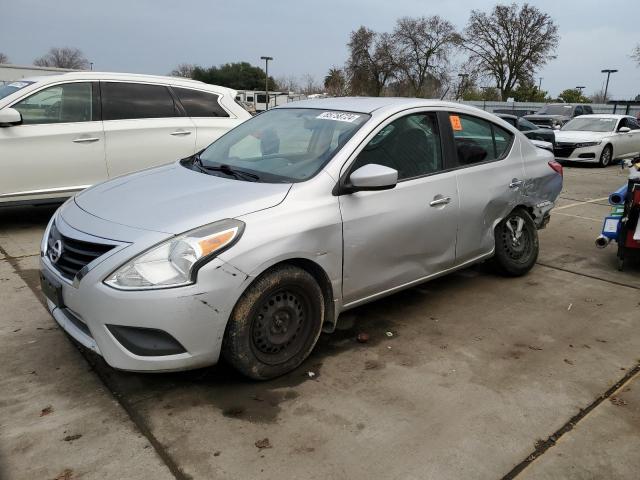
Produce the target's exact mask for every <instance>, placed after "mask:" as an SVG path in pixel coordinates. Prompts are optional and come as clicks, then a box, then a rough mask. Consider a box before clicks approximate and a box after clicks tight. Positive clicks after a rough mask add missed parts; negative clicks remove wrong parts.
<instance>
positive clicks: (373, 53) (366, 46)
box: [347, 26, 397, 96]
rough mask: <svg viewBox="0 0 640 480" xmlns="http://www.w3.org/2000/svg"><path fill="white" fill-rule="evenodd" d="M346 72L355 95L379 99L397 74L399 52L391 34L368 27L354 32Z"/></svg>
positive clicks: (349, 45)
mask: <svg viewBox="0 0 640 480" xmlns="http://www.w3.org/2000/svg"><path fill="white" fill-rule="evenodd" d="M347 46H348V47H349V52H350V53H349V60H348V61H347V72H348V75H349V83H350V87H351V92H352V93H353V94H356V95H357V94H361V93H366V94H369V95H375V96H380V95H381V94H382V91H383V89H384V87H385V86H386V84H387V82H388V81H389V79H391V77H392V76H393V73H394V68H395V57H396V56H397V49H396V47H395V44H394V42H393V39H392V38H391V35H389V34H388V33H376V32H374V31H373V30H370V29H368V28H367V27H364V26H363V27H360V28H359V29H358V30H356V31H353V32H351V38H350V40H349V43H348V44H347Z"/></svg>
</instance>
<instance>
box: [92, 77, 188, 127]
mask: <svg viewBox="0 0 640 480" xmlns="http://www.w3.org/2000/svg"><path fill="white" fill-rule="evenodd" d="M101 90H102V118H103V119H104V120H125V119H130V118H164V117H179V116H181V114H180V112H179V110H178V109H177V107H176V105H175V103H174V101H173V97H172V96H171V94H170V93H169V90H168V89H167V87H165V86H163V85H146V84H142V83H123V82H122V83H121V82H102V83H101Z"/></svg>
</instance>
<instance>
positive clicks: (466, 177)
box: [442, 111, 525, 265]
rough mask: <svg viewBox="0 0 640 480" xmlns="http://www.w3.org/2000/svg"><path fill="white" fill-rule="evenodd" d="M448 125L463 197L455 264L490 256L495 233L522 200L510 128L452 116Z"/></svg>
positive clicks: (521, 181) (521, 179)
mask: <svg viewBox="0 0 640 480" xmlns="http://www.w3.org/2000/svg"><path fill="white" fill-rule="evenodd" d="M445 115H446V117H448V120H449V122H447V123H444V122H442V123H443V124H444V125H446V128H447V131H448V132H450V134H451V136H452V139H453V145H454V148H455V155H456V158H457V170H456V178H457V181H458V195H459V198H460V212H459V218H458V235H457V244H456V264H458V265H461V264H464V263H467V262H469V261H472V260H474V259H476V258H478V257H481V256H483V255H486V254H489V253H491V251H492V250H493V248H494V246H495V242H494V228H495V226H496V225H497V223H498V222H499V221H500V220H501V219H502V218H503V217H504V216H505V215H506V214H507V213H508V212H510V211H511V210H512V209H513V208H514V207H516V206H517V205H518V204H519V203H520V202H521V198H522V193H521V192H522V190H523V187H524V180H525V174H524V165H523V162H522V156H521V154H520V145H519V144H518V142H519V140H518V139H517V138H516V136H515V135H514V134H512V133H511V132H509V131H507V130H506V129H504V128H502V127H500V126H498V125H496V124H494V123H493V122H490V121H488V120H485V119H483V118H480V117H475V116H472V115H468V114H463V113H457V112H454V111H452V112H448V113H447V114H445Z"/></svg>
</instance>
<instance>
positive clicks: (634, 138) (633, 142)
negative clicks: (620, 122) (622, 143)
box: [627, 117, 640, 158]
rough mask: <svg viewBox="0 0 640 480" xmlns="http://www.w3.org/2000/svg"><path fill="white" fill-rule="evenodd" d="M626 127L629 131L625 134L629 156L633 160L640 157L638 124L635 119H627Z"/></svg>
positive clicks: (639, 130)
mask: <svg viewBox="0 0 640 480" xmlns="http://www.w3.org/2000/svg"><path fill="white" fill-rule="evenodd" d="M627 127H629V128H630V129H631V131H630V132H629V133H628V134H627V135H629V156H630V157H631V158H635V157H637V156H638V155H640V124H638V122H637V121H636V119H635V118H631V117H628V118H627Z"/></svg>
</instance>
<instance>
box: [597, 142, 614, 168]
mask: <svg viewBox="0 0 640 480" xmlns="http://www.w3.org/2000/svg"><path fill="white" fill-rule="evenodd" d="M612 157H613V148H611V145H606V146H605V147H604V148H603V149H602V153H601V154H600V160H599V161H598V165H599V166H600V168H604V167H607V166H609V164H610V163H611V158H612Z"/></svg>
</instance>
